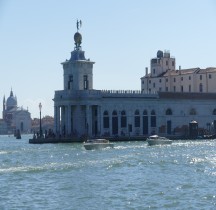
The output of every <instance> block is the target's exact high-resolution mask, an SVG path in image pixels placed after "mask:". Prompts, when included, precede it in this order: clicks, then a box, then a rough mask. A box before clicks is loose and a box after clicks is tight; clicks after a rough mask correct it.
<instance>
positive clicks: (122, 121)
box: [121, 116, 127, 128]
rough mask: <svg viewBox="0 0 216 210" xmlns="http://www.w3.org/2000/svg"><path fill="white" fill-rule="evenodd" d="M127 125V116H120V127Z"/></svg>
mask: <svg viewBox="0 0 216 210" xmlns="http://www.w3.org/2000/svg"><path fill="white" fill-rule="evenodd" d="M126 127H127V118H126V116H122V117H121V128H126Z"/></svg>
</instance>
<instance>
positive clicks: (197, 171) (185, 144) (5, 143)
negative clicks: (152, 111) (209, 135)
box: [0, 136, 216, 210]
mask: <svg viewBox="0 0 216 210" xmlns="http://www.w3.org/2000/svg"><path fill="white" fill-rule="evenodd" d="M30 137H31V136H22V139H21V140H17V139H15V138H14V137H8V136H0V186H1V189H0V209H52V210H53V209H216V190H215V189H216V184H215V179H216V153H215V151H216V140H215V141H214V140H213V141H176V142H174V143H173V144H172V145H170V146H153V147H149V146H147V143H146V142H118V143H116V144H115V148H114V149H104V150H96V151H86V150H85V149H84V148H83V146H82V144H43V145H33V144H29V143H28V139H29V138H30Z"/></svg>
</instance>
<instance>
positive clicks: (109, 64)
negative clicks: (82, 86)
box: [0, 0, 216, 118]
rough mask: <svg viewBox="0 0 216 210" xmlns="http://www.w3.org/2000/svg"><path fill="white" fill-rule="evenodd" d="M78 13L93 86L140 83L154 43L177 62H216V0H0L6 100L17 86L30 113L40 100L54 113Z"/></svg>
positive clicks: (0, 84)
mask: <svg viewBox="0 0 216 210" xmlns="http://www.w3.org/2000/svg"><path fill="white" fill-rule="evenodd" d="M77 19H81V20H82V22H83V25H82V28H81V30H80V33H81V34H82V37H83V40H82V49H83V50H84V51H85V55H86V58H90V59H91V60H92V61H95V62H96V63H95V65H94V72H93V75H94V89H113V90H114V89H115V90H116V89H119V90H124V89H127V90H132V89H133V90H140V88H141V83H140V78H141V77H142V76H144V74H145V67H149V65H150V59H151V58H153V57H155V56H156V53H157V50H170V53H171V56H174V57H175V58H176V67H177V68H178V66H179V65H181V67H182V69H184V68H193V67H200V68H206V67H215V66H216V1H215V0H181V1H173V0H107V1H101V0H91V1H90V0H86V1H85V0H83V1H77V0H76V1H75V0H61V1H57V0H56V1H55V0H0V72H1V76H0V99H1V101H2V100H3V97H4V95H5V97H6V99H7V97H8V96H9V94H10V90H11V88H12V89H13V92H14V95H16V96H17V99H18V106H23V108H25V109H26V108H27V107H28V109H29V112H30V113H31V116H32V118H34V117H39V108H38V105H39V102H41V103H42V106H43V107H42V116H45V115H51V116H53V112H54V111H53V105H54V103H53V101H52V99H53V98H54V91H55V90H62V89H63V70H62V65H61V64H60V63H61V62H63V61H65V60H66V59H70V52H71V51H72V50H73V49H74V40H73V36H74V33H75V32H76V20H77ZM0 110H2V102H0ZM0 117H2V116H0Z"/></svg>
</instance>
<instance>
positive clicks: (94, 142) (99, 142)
mask: <svg viewBox="0 0 216 210" xmlns="http://www.w3.org/2000/svg"><path fill="white" fill-rule="evenodd" d="M83 146H84V147H85V149H86V150H94V149H103V148H106V147H110V148H113V147H114V144H113V143H110V142H109V140H107V139H88V140H87V141H86V142H84V144H83Z"/></svg>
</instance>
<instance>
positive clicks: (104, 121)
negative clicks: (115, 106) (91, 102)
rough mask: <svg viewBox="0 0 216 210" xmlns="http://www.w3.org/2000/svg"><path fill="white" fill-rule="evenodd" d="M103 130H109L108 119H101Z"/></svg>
mask: <svg viewBox="0 0 216 210" xmlns="http://www.w3.org/2000/svg"><path fill="white" fill-rule="evenodd" d="M103 124H104V128H109V117H104V118H103Z"/></svg>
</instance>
